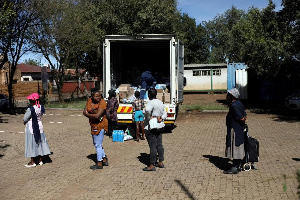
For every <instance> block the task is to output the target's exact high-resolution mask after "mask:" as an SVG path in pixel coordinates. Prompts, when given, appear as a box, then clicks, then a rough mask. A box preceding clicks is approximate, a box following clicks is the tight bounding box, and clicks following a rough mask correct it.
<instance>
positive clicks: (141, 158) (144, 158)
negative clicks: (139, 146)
mask: <svg viewBox="0 0 300 200" xmlns="http://www.w3.org/2000/svg"><path fill="white" fill-rule="evenodd" d="M137 158H138V159H139V161H140V162H141V163H143V164H144V165H147V166H149V165H150V154H147V153H141V155H140V156H138V157H137Z"/></svg>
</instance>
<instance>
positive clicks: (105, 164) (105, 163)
mask: <svg viewBox="0 0 300 200" xmlns="http://www.w3.org/2000/svg"><path fill="white" fill-rule="evenodd" d="M104 158H106V162H104V161H103V160H102V165H103V166H108V158H107V157H104ZM104 158H103V159H104Z"/></svg>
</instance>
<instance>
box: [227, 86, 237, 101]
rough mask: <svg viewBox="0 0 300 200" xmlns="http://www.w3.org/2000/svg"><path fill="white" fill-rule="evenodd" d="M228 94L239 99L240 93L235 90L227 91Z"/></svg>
mask: <svg viewBox="0 0 300 200" xmlns="http://www.w3.org/2000/svg"><path fill="white" fill-rule="evenodd" d="M227 92H228V93H229V94H231V95H232V96H234V97H235V98H237V99H238V98H239V96H240V93H239V91H238V90H237V89H236V88H232V89H231V90H228V91H227Z"/></svg>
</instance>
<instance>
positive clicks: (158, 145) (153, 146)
mask: <svg viewBox="0 0 300 200" xmlns="http://www.w3.org/2000/svg"><path fill="white" fill-rule="evenodd" d="M146 138H147V141H148V144H149V147H150V164H152V165H155V163H156V156H157V154H158V159H159V162H162V161H164V147H163V145H162V131H146Z"/></svg>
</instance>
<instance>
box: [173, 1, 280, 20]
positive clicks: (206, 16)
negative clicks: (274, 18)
mask: <svg viewBox="0 0 300 200" xmlns="http://www.w3.org/2000/svg"><path fill="white" fill-rule="evenodd" d="M273 2H274V3H275V5H276V10H280V9H281V0H273ZM268 3H269V0H178V5H177V8H178V10H180V11H181V12H184V13H187V14H188V15H189V16H190V17H191V18H194V19H195V20H196V23H197V25H198V24H199V23H201V22H202V21H209V20H212V19H213V18H214V17H215V16H217V15H218V14H223V13H224V12H225V11H226V10H228V9H230V8H231V7H232V6H235V7H236V8H238V9H242V10H245V11H247V10H248V8H250V7H252V6H253V7H256V8H259V9H262V8H265V7H266V6H267V5H268Z"/></svg>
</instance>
